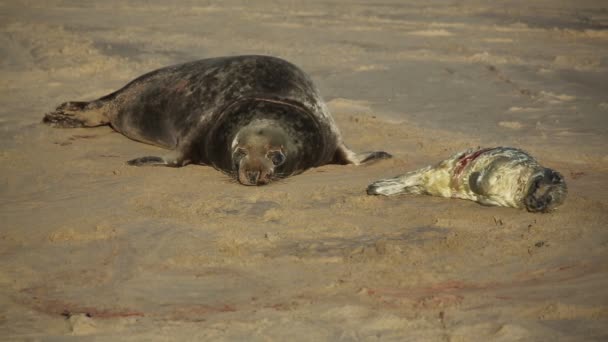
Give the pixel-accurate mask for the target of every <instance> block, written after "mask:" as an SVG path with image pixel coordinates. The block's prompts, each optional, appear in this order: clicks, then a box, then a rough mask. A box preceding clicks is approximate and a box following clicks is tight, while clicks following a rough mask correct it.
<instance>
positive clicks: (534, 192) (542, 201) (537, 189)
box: [524, 168, 568, 213]
mask: <svg viewBox="0 0 608 342" xmlns="http://www.w3.org/2000/svg"><path fill="white" fill-rule="evenodd" d="M567 194H568V188H567V187H566V182H565V180H564V177H563V176H562V175H561V174H560V173H559V172H557V171H555V170H551V169H548V168H545V169H543V170H542V171H540V172H539V173H537V174H536V175H534V176H533V177H532V182H531V184H530V187H529V189H528V194H527V195H526V197H525V198H524V204H525V206H526V209H528V211H530V212H543V213H547V212H550V211H551V210H554V209H555V208H557V207H558V206H560V205H561V204H562V203H564V201H565V200H566V195H567Z"/></svg>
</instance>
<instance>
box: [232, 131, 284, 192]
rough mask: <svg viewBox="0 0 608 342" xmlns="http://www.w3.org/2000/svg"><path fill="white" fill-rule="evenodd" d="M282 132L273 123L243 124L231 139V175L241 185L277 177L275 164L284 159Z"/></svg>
mask: <svg viewBox="0 0 608 342" xmlns="http://www.w3.org/2000/svg"><path fill="white" fill-rule="evenodd" d="M284 146H285V135H284V132H283V130H281V129H279V128H277V127H268V126H253V127H246V128H243V129H242V130H240V131H239V132H238V134H237V135H236V137H235V139H234V140H233V142H232V164H233V171H234V175H235V176H236V178H237V180H238V181H239V182H240V183H241V184H243V185H265V184H268V183H270V182H271V181H272V180H274V179H276V178H278V175H277V172H276V171H277V168H278V167H279V166H281V165H283V164H284V163H285V161H286V160H287V155H286V150H285V148H284Z"/></svg>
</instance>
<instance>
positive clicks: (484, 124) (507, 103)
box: [0, 0, 608, 341]
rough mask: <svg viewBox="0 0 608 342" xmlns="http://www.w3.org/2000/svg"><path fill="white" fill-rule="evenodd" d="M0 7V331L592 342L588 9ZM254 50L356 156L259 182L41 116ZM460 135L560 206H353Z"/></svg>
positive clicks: (599, 309)
mask: <svg viewBox="0 0 608 342" xmlns="http://www.w3.org/2000/svg"><path fill="white" fill-rule="evenodd" d="M167 3H168V2H167V1H103V2H101V1H97V2H81V1H45V2H39V1H21V2H17V1H3V2H0V89H1V90H0V131H1V132H2V133H1V134H0V147H1V149H0V175H1V178H0V227H1V228H0V260H1V262H0V339H2V340H11V341H13V340H39V339H40V340H48V339H49V338H55V339H52V340H63V338H64V336H67V335H83V336H86V337H87V340H88V338H91V337H95V338H97V339H99V340H108V341H115V340H117V339H120V340H134V341H151V340H152V341H155V340H167V341H190V340H192V341H194V340H196V341H199V340H214V341H217V340H247V341H322V340H329V341H337V340H344V341H357V340H361V341H368V340H383V341H385V340H394V341H404V340H411V341H424V340H429V341H486V340H492V341H514V340H523V341H537V340H538V341H541V340H543V341H546V340H571V341H582V340H587V341H589V340H598V341H599V340H606V339H608V251H607V248H608V229H607V224H608V195H607V193H608V182H607V180H608V152H606V146H607V143H608V119H607V117H608V90H607V89H608V82H607V80H608V57H607V56H608V6H607V5H606V3H605V2H603V1H599V0H598V1H549V0H545V1H534V2H529V1H507V2H500V3H497V2H487V1H459V2H454V3H448V2H444V1H431V2H429V1H386V2H375V1H368V2H365V1H359V2H357V1H337V0H322V1H314V2H306V3H305V4H303V3H302V2H297V1H282V2H275V1H270V0H259V1H222V2H219V1H218V2H210V1H200V2H199V1H180V2H178V3H177V4H174V5H167ZM251 53H255V54H270V55H276V56H279V57H282V58H285V59H288V60H290V61H292V62H294V63H295V64H297V65H299V66H301V67H302V68H303V69H304V70H306V71H307V72H308V73H310V75H311V76H312V78H313V79H314V81H315V82H316V83H317V84H318V85H319V87H320V89H321V90H322V92H323V94H324V96H325V98H326V100H327V102H328V104H329V107H330V109H331V110H332V112H333V113H334V115H335V117H336V120H337V121H338V124H339V126H340V128H341V130H342V132H343V135H344V136H345V139H346V141H347V143H348V144H349V145H350V146H351V147H352V148H353V149H354V150H358V151H360V150H378V149H383V150H386V151H389V152H391V153H393V154H394V155H395V158H394V159H392V160H388V161H382V162H379V163H376V164H373V165H369V166H364V167H353V166H325V167H321V168H318V169H313V170H309V171H307V172H305V173H304V174H302V175H299V176H296V177H293V178H290V179H288V180H286V181H283V182H280V183H278V184H273V185H271V186H266V187H259V188H256V187H244V186H240V185H237V184H234V183H231V182H229V181H228V180H227V178H226V177H225V176H224V175H222V174H221V173H219V172H217V171H215V170H213V169H211V168H209V167H203V166H188V167H184V168H181V169H172V168H135V167H129V166H126V165H125V164H124V162H125V161H126V160H129V159H132V158H135V157H139V156H143V155H148V154H155V153H161V152H160V151H159V149H158V148H156V147H152V146H148V145H144V144H140V143H136V142H133V141H130V140H128V139H127V138H125V137H123V136H122V135H120V134H117V133H114V132H113V131H112V130H111V129H110V128H109V127H100V128H95V129H70V130H68V129H65V130H60V129H53V128H50V127H47V126H44V125H42V124H40V120H41V118H42V116H43V114H44V113H45V112H46V111H50V110H51V109H53V108H54V107H55V106H56V105H58V104H59V103H61V102H63V101H67V100H89V99H94V98H96V97H99V96H101V95H105V94H106V93H108V92H110V91H113V90H115V89H117V88H119V87H121V86H122V85H124V84H125V83H126V82H128V81H129V80H130V79H132V78H134V77H136V76H138V75H140V74H142V73H144V72H146V71H150V70H153V69H155V68H158V67H161V66H165V65H169V64H175V63H180V62H184V61H188V60H193V59H199V58H206V57H213V56H220V55H231V54H251ZM478 145H484V146H496V145H510V146H516V147H520V148H523V149H526V150H528V151H529V152H531V153H532V154H533V155H534V156H535V157H537V159H539V160H540V161H541V163H543V164H545V165H546V166H548V167H552V168H555V169H557V170H560V171H561V172H562V173H563V174H564V175H565V176H566V179H567V182H568V185H569V188H570V195H569V198H568V200H567V201H566V204H565V205H564V206H563V207H562V208H560V209H559V210H558V211H557V212H555V213H552V214H547V215H539V214H529V213H527V212H525V211H520V210H515V209H508V208H490V207H483V206H480V205H478V204H476V203H473V202H467V201H460V200H449V199H443V198H432V197H411V196H402V197H396V198H384V197H371V196H367V195H366V194H365V188H366V186H367V184H369V183H370V182H371V181H373V180H376V179H379V178H384V177H387V176H393V175H396V174H399V173H403V172H404V171H406V170H410V169H414V168H418V167H421V166H424V165H427V164H429V163H434V162H436V161H438V160H440V159H443V158H444V157H447V156H449V155H451V154H452V153H453V152H454V151H457V150H460V149H463V148H466V147H475V146H478Z"/></svg>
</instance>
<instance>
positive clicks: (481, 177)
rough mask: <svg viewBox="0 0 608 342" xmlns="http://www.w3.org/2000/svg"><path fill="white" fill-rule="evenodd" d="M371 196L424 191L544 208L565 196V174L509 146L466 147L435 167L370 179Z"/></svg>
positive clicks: (483, 202) (508, 205)
mask: <svg viewBox="0 0 608 342" xmlns="http://www.w3.org/2000/svg"><path fill="white" fill-rule="evenodd" d="M367 193H368V194H370V195H386V196H390V195H397V194H426V195H432V196H441V197H452V198H462V199H468V200H472V201H476V202H478V203H481V204H484V205H495V206H504V207H514V208H526V209H527V210H528V211H530V212H548V211H551V210H553V209H555V208H556V207H557V206H559V205H561V204H562V203H563V201H564V200H565V198H566V194H567V188H566V183H565V181H564V178H563V177H562V175H561V174H559V173H558V172H557V171H554V170H551V169H548V168H545V167H542V166H541V165H540V164H538V162H537V161H536V160H535V159H534V158H532V156H530V155H529V154H527V153H526V152H524V151H522V150H520V149H516V148H511V147H496V148H483V149H477V150H467V151H465V152H460V153H457V154H455V155H453V156H452V157H450V158H448V159H446V160H444V161H442V162H440V163H439V164H437V165H435V166H427V167H425V168H422V169H419V170H416V171H413V172H408V173H406V174H404V175H401V176H398V177H395V178H391V179H384V180H380V181H377V182H374V183H372V184H370V185H369V187H368V188H367Z"/></svg>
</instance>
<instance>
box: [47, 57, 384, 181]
mask: <svg viewBox="0 0 608 342" xmlns="http://www.w3.org/2000/svg"><path fill="white" fill-rule="evenodd" d="M43 122H45V123H47V124H49V125H52V126H55V127H95V126H101V125H110V126H111V127H112V128H113V129H114V130H116V131H118V132H120V133H122V134H124V135H125V136H127V137H129V138H131V139H133V140H137V141H140V142H144V143H148V144H153V145H157V146H160V147H164V148H167V149H171V150H173V152H172V153H170V154H169V155H166V156H146V157H140V158H137V159H133V160H130V161H129V162H128V163H129V164H130V165H137V166H140V165H165V166H172V167H181V166H184V165H187V164H203V165H210V166H213V167H214V168H216V169H218V170H221V171H223V172H225V173H227V174H229V175H231V176H232V177H234V178H236V179H237V180H238V181H239V182H240V183H241V184H244V185H263V184H267V183H269V182H271V181H272V180H275V179H280V178H284V177H288V176H290V175H295V174H298V173H301V172H303V171H304V170H306V169H308V168H311V167H317V166H321V165H325V164H355V165H360V164H363V163H367V162H370V161H372V160H377V159H383V158H390V157H391V156H390V154H388V153H386V152H381V151H379V152H367V153H355V152H353V151H351V150H350V149H348V148H347V147H346V145H345V144H344V142H343V140H342V137H341V135H340V131H339V130H338V127H337V126H336V123H335V122H334V119H333V118H332V116H331V115H330V113H329V111H328V109H327V107H326V105H325V103H324V102H323V100H322V98H321V96H320V94H319V91H318V90H317V88H316V87H315V85H314V84H313V83H312V81H311V79H310V78H309V77H308V76H307V75H306V74H305V73H304V72H303V71H302V70H300V69H299V68H298V67H296V66H295V65H293V64H291V63H289V62H287V61H284V60H282V59H279V58H275V57H269V56H233V57H218V58H210V59H203V60H198V61H194V62H190V63H185V64H179V65H174V66H169V67H166V68H162V69H158V70H155V71H152V72H150V73H147V74H145V75H142V76H140V77H138V78H136V79H135V80H133V81H131V82H130V83H128V84H127V85H126V86H124V87H123V88H121V89H119V90H117V91H115V92H113V93H111V94H109V95H106V96H103V97H101V98H99V99H97V100H94V101H90V102H66V103H63V104H61V105H60V106H59V107H57V109H56V110H55V111H53V112H50V113H47V114H46V115H45V117H44V119H43Z"/></svg>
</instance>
